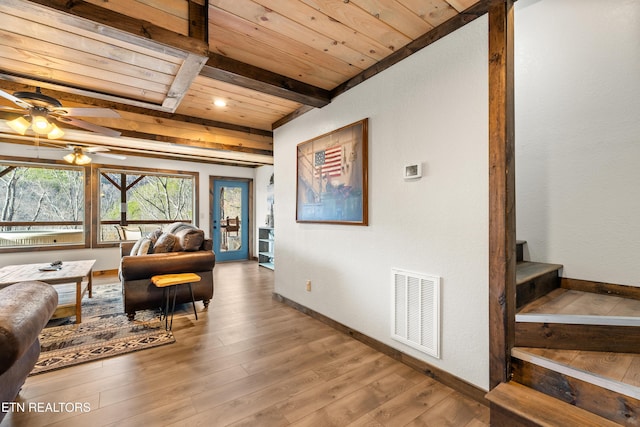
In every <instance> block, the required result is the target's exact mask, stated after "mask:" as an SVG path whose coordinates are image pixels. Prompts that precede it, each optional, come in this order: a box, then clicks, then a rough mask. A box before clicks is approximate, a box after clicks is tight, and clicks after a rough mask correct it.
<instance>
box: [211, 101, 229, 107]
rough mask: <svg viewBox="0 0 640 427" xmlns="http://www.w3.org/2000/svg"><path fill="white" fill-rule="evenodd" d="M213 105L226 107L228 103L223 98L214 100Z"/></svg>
mask: <svg viewBox="0 0 640 427" xmlns="http://www.w3.org/2000/svg"><path fill="white" fill-rule="evenodd" d="M213 105H215V106H216V107H226V106H227V103H226V102H225V101H223V100H222V99H216V100H215V101H213Z"/></svg>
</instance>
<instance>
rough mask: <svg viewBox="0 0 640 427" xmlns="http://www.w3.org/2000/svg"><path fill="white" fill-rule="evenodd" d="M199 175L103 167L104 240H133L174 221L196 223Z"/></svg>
mask: <svg viewBox="0 0 640 427" xmlns="http://www.w3.org/2000/svg"><path fill="white" fill-rule="evenodd" d="M196 177H197V175H196V174H168V173H159V172H145V171H140V170H135V171H134V170H111V169H101V170H100V171H99V179H100V186H99V194H100V242H110V241H117V240H132V237H130V236H133V238H135V237H137V236H138V235H145V234H148V233H150V232H152V231H153V230H154V229H156V228H159V227H162V225H164V224H169V223H172V222H186V223H192V222H193V217H194V209H195V188H196ZM122 230H124V232H126V231H129V232H130V234H122V233H123V231H122Z"/></svg>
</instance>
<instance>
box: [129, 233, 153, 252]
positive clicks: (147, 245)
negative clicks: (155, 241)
mask: <svg viewBox="0 0 640 427" xmlns="http://www.w3.org/2000/svg"><path fill="white" fill-rule="evenodd" d="M151 247H152V246H151V240H149V239H148V238H146V237H142V238H140V239H138V240H137V241H136V243H134V245H133V247H132V248H131V252H130V253H129V255H131V256H138V255H146V254H148V253H149V250H150V249H151Z"/></svg>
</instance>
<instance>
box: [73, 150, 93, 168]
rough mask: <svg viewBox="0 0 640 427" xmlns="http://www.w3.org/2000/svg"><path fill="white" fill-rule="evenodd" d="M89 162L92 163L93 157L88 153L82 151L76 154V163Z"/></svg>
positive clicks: (84, 163)
mask: <svg viewBox="0 0 640 427" xmlns="http://www.w3.org/2000/svg"><path fill="white" fill-rule="evenodd" d="M89 163H91V157H89V156H87V155H86V154H84V153H81V154H78V155H77V156H76V165H87V164H89Z"/></svg>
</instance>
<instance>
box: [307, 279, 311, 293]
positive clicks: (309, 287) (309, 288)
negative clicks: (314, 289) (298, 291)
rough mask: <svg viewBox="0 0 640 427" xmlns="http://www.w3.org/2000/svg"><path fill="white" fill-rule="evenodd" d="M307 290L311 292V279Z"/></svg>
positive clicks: (308, 281)
mask: <svg viewBox="0 0 640 427" xmlns="http://www.w3.org/2000/svg"><path fill="white" fill-rule="evenodd" d="M307 292H311V280H307Z"/></svg>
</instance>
